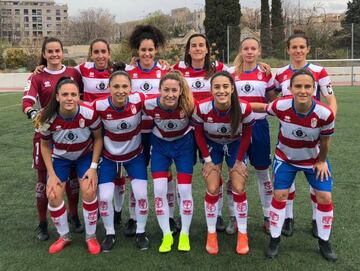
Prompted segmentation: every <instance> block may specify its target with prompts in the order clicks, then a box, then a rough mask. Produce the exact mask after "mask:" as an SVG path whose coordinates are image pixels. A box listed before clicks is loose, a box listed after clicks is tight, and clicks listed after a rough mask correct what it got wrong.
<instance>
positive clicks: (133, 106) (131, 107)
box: [130, 104, 137, 115]
mask: <svg viewBox="0 0 360 271" xmlns="http://www.w3.org/2000/svg"><path fill="white" fill-rule="evenodd" d="M130 109H131V113H133V114H134V115H135V114H136V112H137V111H136V106H135V105H133V104H132V105H131V106H130Z"/></svg>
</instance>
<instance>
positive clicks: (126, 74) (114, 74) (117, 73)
mask: <svg viewBox="0 0 360 271" xmlns="http://www.w3.org/2000/svg"><path fill="white" fill-rule="evenodd" d="M120 75H122V76H125V77H126V78H127V79H128V80H129V82H130V86H131V78H130V75H129V74H128V73H127V72H126V71H124V70H117V71H114V72H113V73H112V74H111V75H110V77H109V86H110V83H111V82H112V80H114V78H115V77H116V76H120Z"/></svg>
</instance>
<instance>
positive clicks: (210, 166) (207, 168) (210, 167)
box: [202, 162, 219, 179]
mask: <svg viewBox="0 0 360 271" xmlns="http://www.w3.org/2000/svg"><path fill="white" fill-rule="evenodd" d="M214 170H215V171H219V170H218V168H217V167H216V166H215V165H214V163H213V162H205V163H204V165H203V168H202V175H203V177H204V179H207V178H208V177H209V175H210V174H211V172H212V171H214Z"/></svg>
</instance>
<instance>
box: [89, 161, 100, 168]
mask: <svg viewBox="0 0 360 271" xmlns="http://www.w3.org/2000/svg"><path fill="white" fill-rule="evenodd" d="M90 168H93V169H97V168H98V163H95V162H92V163H91V165H90Z"/></svg>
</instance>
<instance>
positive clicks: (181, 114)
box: [180, 110, 185, 119]
mask: <svg viewBox="0 0 360 271" xmlns="http://www.w3.org/2000/svg"><path fill="white" fill-rule="evenodd" d="M180 118H181V119H183V118H185V112H184V110H181V111H180Z"/></svg>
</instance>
